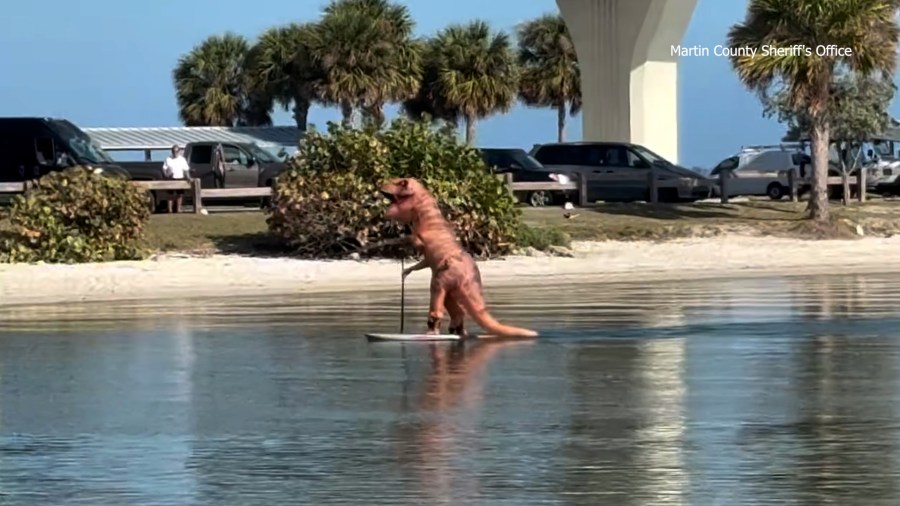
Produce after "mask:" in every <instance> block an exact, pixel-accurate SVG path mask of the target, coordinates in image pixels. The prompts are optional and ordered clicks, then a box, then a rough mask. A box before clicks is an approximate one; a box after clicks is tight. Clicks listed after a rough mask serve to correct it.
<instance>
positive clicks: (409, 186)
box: [381, 178, 430, 223]
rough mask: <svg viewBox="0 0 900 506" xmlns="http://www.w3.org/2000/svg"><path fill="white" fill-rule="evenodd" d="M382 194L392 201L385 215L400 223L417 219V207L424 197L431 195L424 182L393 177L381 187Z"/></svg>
mask: <svg viewBox="0 0 900 506" xmlns="http://www.w3.org/2000/svg"><path fill="white" fill-rule="evenodd" d="M381 194H382V195H384V198H386V199H388V200H389V201H390V202H391V204H390V206H388V209H387V212H386V213H385V217H386V218H387V219H389V220H394V221H397V222H400V223H412V222H413V221H415V218H416V209H417V208H418V206H419V205H421V201H422V199H426V198H428V197H429V196H430V194H429V193H428V190H426V189H425V187H424V186H422V183H420V182H419V181H418V180H416V179H413V178H398V179H392V180H390V181H388V182H387V183H385V184H384V186H382V187H381Z"/></svg>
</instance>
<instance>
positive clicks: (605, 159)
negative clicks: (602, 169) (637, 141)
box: [601, 146, 628, 167]
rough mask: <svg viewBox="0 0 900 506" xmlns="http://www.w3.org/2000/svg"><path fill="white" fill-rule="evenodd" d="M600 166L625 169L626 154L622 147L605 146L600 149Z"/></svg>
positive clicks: (626, 162) (626, 164) (626, 163)
mask: <svg viewBox="0 0 900 506" xmlns="http://www.w3.org/2000/svg"><path fill="white" fill-rule="evenodd" d="M601 156H602V158H601V160H602V165H606V166H609V167H627V166H628V154H627V153H626V152H625V147H624V146H605V147H603V148H601Z"/></svg>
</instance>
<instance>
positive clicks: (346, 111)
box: [341, 100, 353, 128]
mask: <svg viewBox="0 0 900 506" xmlns="http://www.w3.org/2000/svg"><path fill="white" fill-rule="evenodd" d="M341 123H342V124H343V125H344V126H345V127H347V128H350V127H352V126H353V103H352V102H350V101H349V100H341Z"/></svg>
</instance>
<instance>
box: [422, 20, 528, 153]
mask: <svg viewBox="0 0 900 506" xmlns="http://www.w3.org/2000/svg"><path fill="white" fill-rule="evenodd" d="M433 44H434V45H433V53H432V54H430V55H429V59H430V60H432V61H433V65H434V66H435V74H436V79H435V81H434V82H432V83H431V85H430V88H431V93H432V95H433V96H434V97H437V98H436V102H435V103H436V104H437V105H438V106H439V109H441V110H442V111H445V112H446V111H450V112H452V111H459V113H460V115H461V116H462V117H463V118H465V120H466V143H467V144H469V145H472V144H473V143H474V141H475V122H476V121H477V120H478V119H481V118H485V117H487V116H489V115H491V114H494V113H497V112H507V111H509V109H510V108H511V107H512V106H513V104H514V103H515V101H516V94H517V92H518V78H519V76H518V67H517V65H516V57H515V54H514V53H513V51H512V49H511V43H510V40H509V36H508V35H507V34H506V33H504V32H503V31H499V32H496V33H492V32H491V28H490V26H489V25H488V24H487V23H486V22H484V21H480V20H476V21H472V22H470V23H469V24H466V25H459V24H454V25H451V26H449V27H447V28H445V29H444V30H442V31H440V32H439V33H438V34H437V36H436V37H435V39H434V42H433Z"/></svg>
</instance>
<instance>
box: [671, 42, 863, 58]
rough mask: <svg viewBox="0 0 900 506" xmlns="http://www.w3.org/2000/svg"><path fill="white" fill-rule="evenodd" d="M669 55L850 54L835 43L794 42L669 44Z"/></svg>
mask: <svg viewBox="0 0 900 506" xmlns="http://www.w3.org/2000/svg"><path fill="white" fill-rule="evenodd" d="M671 48H672V49H671V51H670V53H669V54H670V56H727V57H730V56H781V57H784V56H852V55H853V50H852V49H851V48H849V47H838V46H837V45H835V44H827V45H826V44H821V45H818V46H815V47H809V46H804V45H802V44H796V45H793V46H788V47H779V46H760V47H729V46H723V45H717V46H713V47H712V48H710V47H707V46H699V45H698V46H682V45H680V44H679V45H677V46H675V45H673V46H671Z"/></svg>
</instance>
